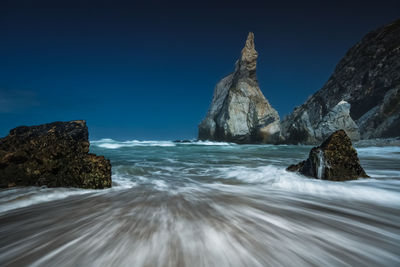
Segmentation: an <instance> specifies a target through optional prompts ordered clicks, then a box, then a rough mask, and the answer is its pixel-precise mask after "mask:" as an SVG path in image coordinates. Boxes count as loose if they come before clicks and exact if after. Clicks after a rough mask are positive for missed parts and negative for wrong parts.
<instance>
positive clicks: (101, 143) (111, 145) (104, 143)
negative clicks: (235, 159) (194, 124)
mask: <svg viewBox="0 0 400 267" xmlns="http://www.w3.org/2000/svg"><path fill="white" fill-rule="evenodd" d="M90 143H91V144H92V145H94V146H97V147H101V148H108V149H118V148H122V147H136V146H140V147H146V146H150V147H175V146H181V145H182V146H186V145H196V146H234V145H236V144H234V143H228V142H213V141H200V140H199V141H197V140H194V141H188V142H173V141H140V140H130V141H116V140H113V139H110V138H103V139H100V140H94V141H91V142H90Z"/></svg>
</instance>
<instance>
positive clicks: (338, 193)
mask: <svg viewBox="0 0 400 267" xmlns="http://www.w3.org/2000/svg"><path fill="white" fill-rule="evenodd" d="M218 171H219V174H218V178H220V179H237V180H241V181H244V182H245V183H248V184H259V185H258V188H257V189H258V190H262V191H263V192H264V191H265V190H268V189H278V190H283V191H285V192H287V193H299V194H302V195H304V194H305V195H310V196H317V197H319V198H325V199H331V198H334V199H342V200H344V199H347V200H361V201H368V202H383V203H400V195H399V194H398V193H397V192H396V191H389V190H385V189H382V188H378V187H375V186H374V184H375V183H382V181H380V180H379V179H360V180H355V181H348V182H333V181H326V180H318V179H310V178H307V177H304V176H302V175H299V174H297V173H293V172H288V171H286V170H285V169H284V168H281V167H276V166H273V165H269V166H263V167H256V168H251V167H244V166H234V167H226V168H218ZM391 183H393V181H392V182H391ZM394 183H399V181H394Z"/></svg>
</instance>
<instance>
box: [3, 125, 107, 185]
mask: <svg viewBox="0 0 400 267" xmlns="http://www.w3.org/2000/svg"><path fill="white" fill-rule="evenodd" d="M89 145H90V144H89V132H88V128H87V126H86V122H85V121H83V120H78V121H69V122H53V123H48V124H43V125H38V126H30V127H28V126H21V127H17V128H15V129H12V130H11V131H10V134H9V135H8V136H6V137H4V138H1V139H0V187H1V188H7V187H14V186H44V185H45V186H48V187H79V188H91V189H102V188H108V187H111V164H110V161H109V160H108V159H106V158H104V157H103V156H96V155H95V154H90V153H89Z"/></svg>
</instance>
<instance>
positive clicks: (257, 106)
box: [198, 32, 280, 143]
mask: <svg viewBox="0 0 400 267" xmlns="http://www.w3.org/2000/svg"><path fill="white" fill-rule="evenodd" d="M257 57H258V54H257V51H256V50H255V46H254V34H253V33H251V32H250V33H249V35H248V37H247V40H246V44H245V46H244V48H243V49H242V52H241V56H240V58H239V60H238V61H237V62H236V67H235V71H234V72H233V73H231V74H229V75H228V76H226V77H225V78H223V79H222V80H221V81H219V82H218V83H217V85H216V87H215V90H214V96H213V100H212V103H211V106H210V108H209V110H208V113H207V116H206V118H204V120H203V121H202V122H201V123H200V125H199V134H198V138H199V139H200V140H214V141H228V142H236V143H259V142H261V143H275V142H278V141H279V134H280V119H279V115H278V112H277V111H276V110H275V109H273V108H272V107H271V105H270V104H269V103H268V100H267V99H266V98H265V97H264V95H263V93H262V92H261V90H260V87H259V86H258V81H257V76H256V69H257Z"/></svg>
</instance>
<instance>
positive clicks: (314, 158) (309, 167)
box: [286, 130, 368, 181]
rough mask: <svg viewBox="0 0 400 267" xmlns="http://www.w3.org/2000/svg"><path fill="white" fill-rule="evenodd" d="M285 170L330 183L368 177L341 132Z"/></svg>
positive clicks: (346, 138)
mask: <svg viewBox="0 0 400 267" xmlns="http://www.w3.org/2000/svg"><path fill="white" fill-rule="evenodd" d="M286 170H288V171H292V172H300V173H301V174H304V175H306V176H309V177H314V178H317V179H322V180H331V181H346V180H354V179H357V178H360V177H368V175H367V174H366V173H365V171H364V169H363V168H362V167H361V165H360V160H359V159H358V156H357V151H356V150H355V149H354V147H353V146H352V143H351V140H350V138H349V137H348V136H347V134H346V132H345V131H343V130H339V131H336V132H334V133H333V134H332V135H331V136H329V137H328V138H327V139H326V140H325V141H324V142H323V143H322V144H321V145H320V146H318V147H314V148H312V149H311V151H310V154H309V156H308V159H307V160H305V161H302V162H300V163H298V164H296V165H291V166H289V167H288V168H287V169H286Z"/></svg>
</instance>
